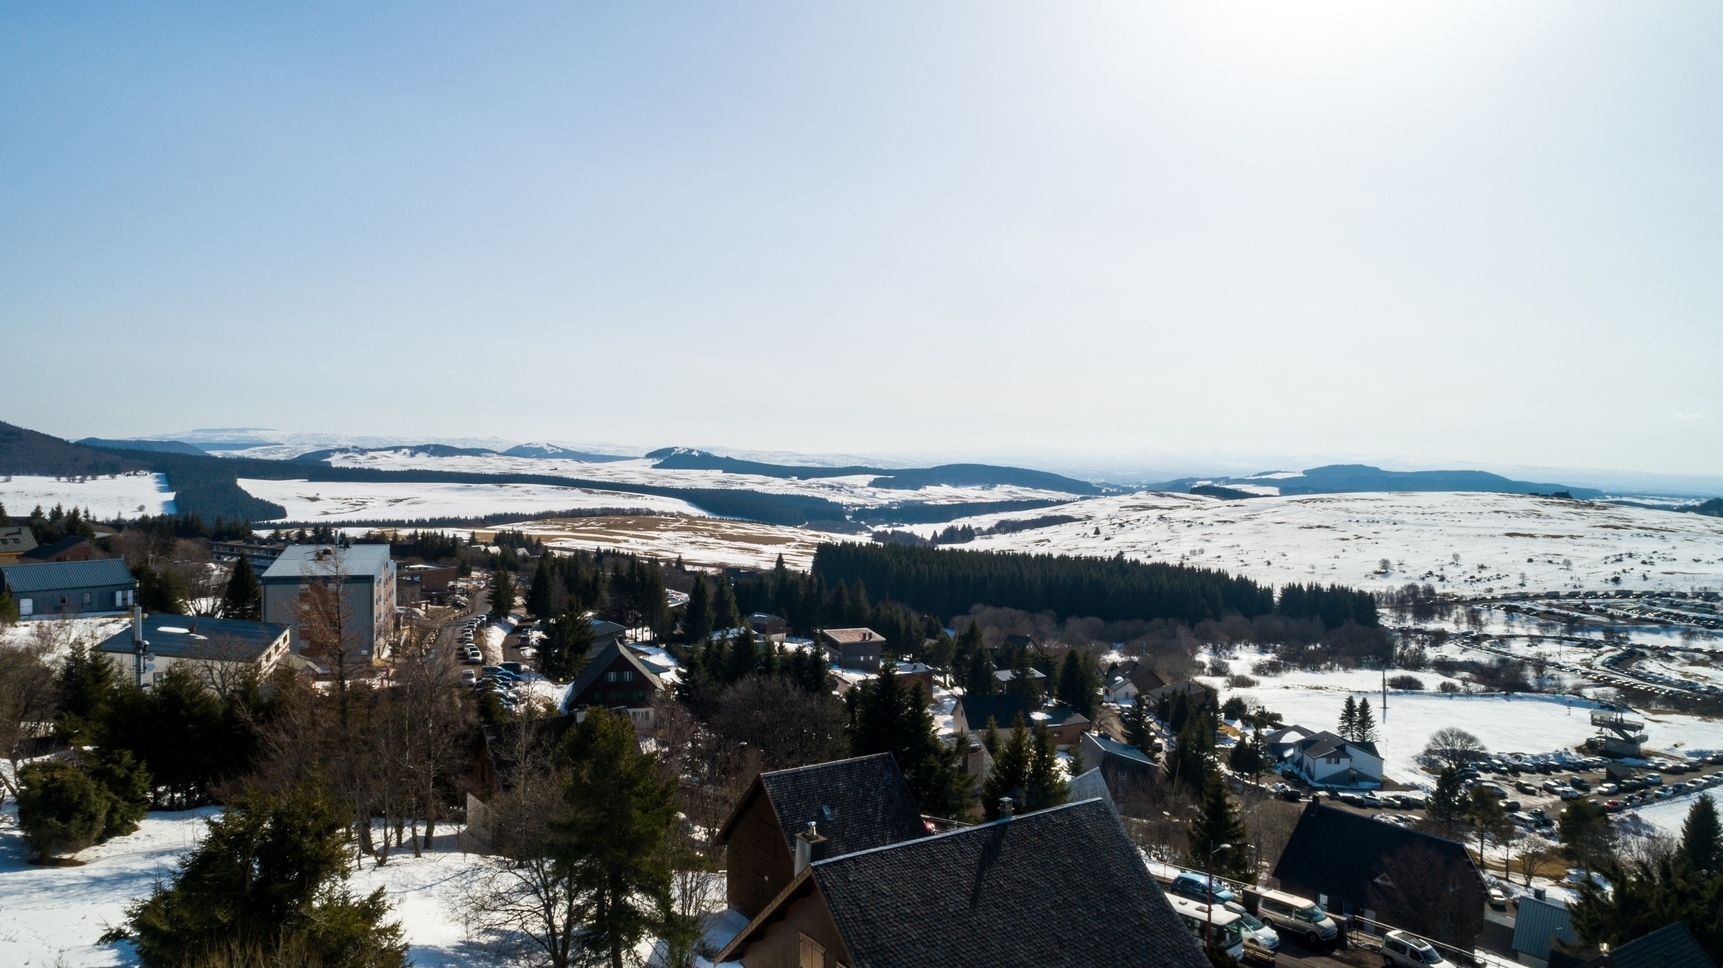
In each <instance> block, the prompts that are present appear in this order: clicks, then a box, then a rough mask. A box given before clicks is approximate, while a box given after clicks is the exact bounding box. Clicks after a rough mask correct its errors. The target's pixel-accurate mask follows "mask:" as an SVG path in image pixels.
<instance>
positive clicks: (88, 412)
mask: <svg viewBox="0 0 1723 968" xmlns="http://www.w3.org/2000/svg"><path fill="white" fill-rule="evenodd" d="M1719 51H1723V6H1719V5H1717V4H1715V3H1699V2H1694V3H1650V4H1628V3H1611V4H1600V3H1576V2H1571V0H1563V2H1558V3H1543V4H1539V3H1500V2H1488V3H1475V4H1465V3H1452V2H1443V3H1438V4H1429V5H1406V4H1382V3H1374V2H1373V3H1367V4H1337V3H1322V4H1310V3H1304V4H1299V3H1285V2H1275V3H1269V4H1261V5H1254V4H1227V3H1210V2H1204V3H1200V4H1190V5H1165V4H1145V3H1136V2H1133V3H1121V4H1098V3H1088V4H1080V3H1057V4H1054V3H1044V4H1037V5H1025V4H1009V3H1004V4H1002V3H998V2H992V0H989V2H985V3H972V4H963V3H928V2H926V0H917V2H914V3H902V4H891V3H880V2H869V3H865V4H849V5H843V4H833V3H814V4H809V3H797V4H781V5H768V4H754V3H725V4H709V3H708V4H686V5H664V4H641V3H635V4H627V5H622V4H614V5H593V4H569V3H556V4H545V5H540V6H533V5H511V4H501V3H483V4H473V3H462V4H448V5H439V4H433V3H426V2H413V3H403V4H386V3H376V2H367V3H359V4H353V3H339V4H337V3H324V4H231V3H223V4H214V3H212V4H207V5H173V4H135V3H126V4H98V3H75V4H71V3H69V4H59V5H55V4H47V3H13V4H7V5H5V6H3V7H0V337H3V338H0V345H3V346H4V350H3V351H0V352H3V355H4V356H5V357H7V358H8V360H10V361H12V365H8V366H6V367H5V368H4V377H3V378H0V419H4V420H7V421H11V422H15V423H21V424H24V425H26V426H31V427H36V428H39V429H42V430H46V431H49V432H53V433H57V434H62V435H68V436H82V435H86V434H99V435H107V436H119V435H128V434H150V433H162V432H167V431H173V430H179V429H185V428H191V427H210V426H265V427H279V428H287V429H295V430H319V431H332V432H345V433H372V434H405V435H417V434H423V435H427V436H499V437H507V438H514V439H545V438H549V439H555V440H564V441H615V442H626V443H637V444H641V445H647V446H657V445H663V444H670V443H687V444H699V445H729V446H733V447H738V448H771V449H781V450H801V451H815V452H830V451H843V452H851V453H876V454H878V453H904V454H908V453H916V454H946V455H1001V456H1014V457H1018V458H1021V459H1025V460H1032V459H1034V458H1035V455H1063V456H1062V457H1060V460H1061V461H1063V462H1065V463H1067V464H1069V463H1070V462H1071V461H1076V460H1081V459H1091V458H1092V459H1094V460H1096V461H1102V460H1112V459H1115V458H1118V459H1130V460H1142V461H1144V462H1148V463H1152V462H1154V461H1156V460H1162V461H1163V462H1172V463H1178V462H1180V461H1183V462H1185V463H1187V464H1188V463H1190V462H1193V461H1194V462H1199V463H1200V462H1201V461H1202V460H1205V459H1212V460H1213V461H1215V462H1217V463H1226V462H1235V463H1242V464H1245V465H1249V464H1251V463H1252V462H1255V461H1263V462H1270V461H1276V462H1277V461H1278V460H1279V459H1280V458H1283V457H1285V458H1286V459H1288V460H1292V459H1295V457H1297V456H1303V455H1309V456H1312V457H1326V456H1349V457H1358V458H1364V459H1373V460H1383V461H1389V462H1394V463H1396V464H1414V465H1426V466H1433V465H1438V464H1440V465H1460V464H1467V465H1482V466H1505V465H1521V466H1523V465H1542V466H1552V467H1588V468H1602V469H1610V468H1613V469H1623V470H1636V471H1650V472H1665V473H1685V474H1705V475H1723V380H1720V375H1723V56H1720V55H1719ZM1288 455H1292V456H1288ZM1050 459H1051V458H1050Z"/></svg>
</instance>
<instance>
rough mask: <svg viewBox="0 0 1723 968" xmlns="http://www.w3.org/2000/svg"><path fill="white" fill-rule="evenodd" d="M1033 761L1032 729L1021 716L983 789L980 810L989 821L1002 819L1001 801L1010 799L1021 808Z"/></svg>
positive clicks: (995, 761) (1003, 745)
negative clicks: (983, 811) (1030, 735)
mask: <svg viewBox="0 0 1723 968" xmlns="http://www.w3.org/2000/svg"><path fill="white" fill-rule="evenodd" d="M1033 757H1034V750H1033V742H1032V740H1031V739H1030V738H1029V727H1028V725H1026V724H1025V723H1024V721H1023V717H1022V716H1018V717H1017V722H1015V723H1013V724H1012V726H1011V738H1010V739H1007V740H1005V741H1004V742H1003V743H1001V744H1000V746H999V750H998V751H997V752H996V753H994V754H993V770H992V772H990V773H988V774H987V780H986V781H985V782H984V783H982V785H981V800H982V803H981V807H982V809H983V810H985V811H986V813H987V819H989V820H998V819H999V801H1000V800H1001V799H1003V798H1005V797H1010V798H1011V799H1012V800H1014V801H1016V803H1017V808H1019V809H1020V808H1021V807H1022V805H1023V799H1024V789H1025V787H1026V786H1027V785H1028V782H1029V766H1030V760H1031V759H1032V758H1033Z"/></svg>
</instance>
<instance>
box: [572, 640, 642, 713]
mask: <svg viewBox="0 0 1723 968" xmlns="http://www.w3.org/2000/svg"><path fill="white" fill-rule="evenodd" d="M663 688H664V681H663V680H662V679H660V678H659V677H658V674H657V673H656V672H653V671H652V668H651V667H650V666H648V665H647V664H646V663H645V662H644V661H642V660H641V658H640V656H638V655H636V654H635V652H634V650H633V649H630V648H628V647H627V646H625V645H623V644H622V643H620V642H614V641H613V642H611V643H610V644H608V645H606V646H604V647H603V648H602V649H599V650H598V653H597V654H596V655H595V656H593V657H592V659H591V660H590V661H588V662H587V663H586V668H584V669H582V670H581V671H580V675H579V677H577V678H576V679H575V680H574V684H573V685H571V686H569V687H568V693H567V696H566V698H564V699H563V702H562V711H563V712H564V713H568V714H573V713H575V712H576V711H577V710H583V709H585V708H587V707H588V706H602V707H604V708H606V709H626V710H628V717H629V718H630V719H632V720H634V722H635V724H636V725H637V726H650V725H652V700H653V698H654V697H656V696H657V695H658V691H659V690H661V689H663Z"/></svg>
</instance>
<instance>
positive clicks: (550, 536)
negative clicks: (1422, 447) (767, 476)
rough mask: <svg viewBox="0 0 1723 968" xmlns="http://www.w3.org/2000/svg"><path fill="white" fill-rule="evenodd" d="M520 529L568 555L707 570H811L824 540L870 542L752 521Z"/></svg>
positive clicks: (600, 522)
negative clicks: (622, 555)
mask: <svg viewBox="0 0 1723 968" xmlns="http://www.w3.org/2000/svg"><path fill="white" fill-rule="evenodd" d="M511 527H516V528H517V529H518V530H521V531H524V532H526V533H528V534H532V535H536V536H537V537H539V538H541V539H543V540H544V542H545V543H546V544H547V545H549V546H550V547H552V548H558V549H562V550H565V551H574V550H579V551H592V550H594V549H599V548H602V549H604V550H607V551H625V552H629V553H631V554H637V555H646V556H648V557H653V558H660V559H663V560H666V561H668V560H671V559H674V558H676V557H678V556H680V557H681V558H682V561H683V563H684V564H688V565H698V566H701V567H707V568H718V567H742V568H770V567H772V566H773V564H774V563H776V561H777V559H778V556H779V555H783V556H784V564H785V566H786V567H789V568H794V569H799V570H803V571H805V570H807V569H808V568H809V567H811V566H812V565H813V562H814V550H815V549H816V548H818V547H819V545H820V542H822V541H866V540H868V538H867V536H866V535H861V536H857V535H842V534H828V533H825V532H821V531H810V530H808V529H806V528H791V527H785V526H783V525H775V524H757V523H755V522H752V521H733V520H728V519H724V518H695V517H668V516H667V517H605V518H557V519H550V520H544V521H532V522H528V523H525V524H521V525H518V526H511Z"/></svg>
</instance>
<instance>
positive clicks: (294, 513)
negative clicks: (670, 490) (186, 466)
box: [239, 479, 705, 523]
mask: <svg viewBox="0 0 1723 968" xmlns="http://www.w3.org/2000/svg"><path fill="white" fill-rule="evenodd" d="M239 486H240V487H241V488H243V489H244V490H245V492H246V493H248V494H250V495H252V496H253V497H260V498H262V499H264V500H266V501H274V502H275V503H276V504H279V505H281V506H282V507H284V508H286V509H287V520H289V521H327V522H330V523H337V522H340V521H367V520H390V521H397V520H405V521H412V520H423V519H429V518H476V517H483V516H484V515H487V514H500V513H511V512H512V513H518V514H522V515H530V514H543V513H547V512H553V511H569V510H574V509H577V508H616V509H636V508H638V509H641V510H647V511H659V512H664V513H669V514H687V515H693V516H703V515H704V514H705V512H703V511H701V510H700V509H699V508H696V507H694V506H693V505H692V504H689V503H688V502H686V501H679V500H677V499H675V498H669V497H658V496H656V495H652V494H626V493H623V492H621V491H598V490H591V489H588V488H581V487H551V486H548V485H543V484H447V483H424V484H417V483H411V484H410V483H402V482H397V481H388V482H365V483H358V482H331V481H258V480H248V479H241V480H240V482H239Z"/></svg>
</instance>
